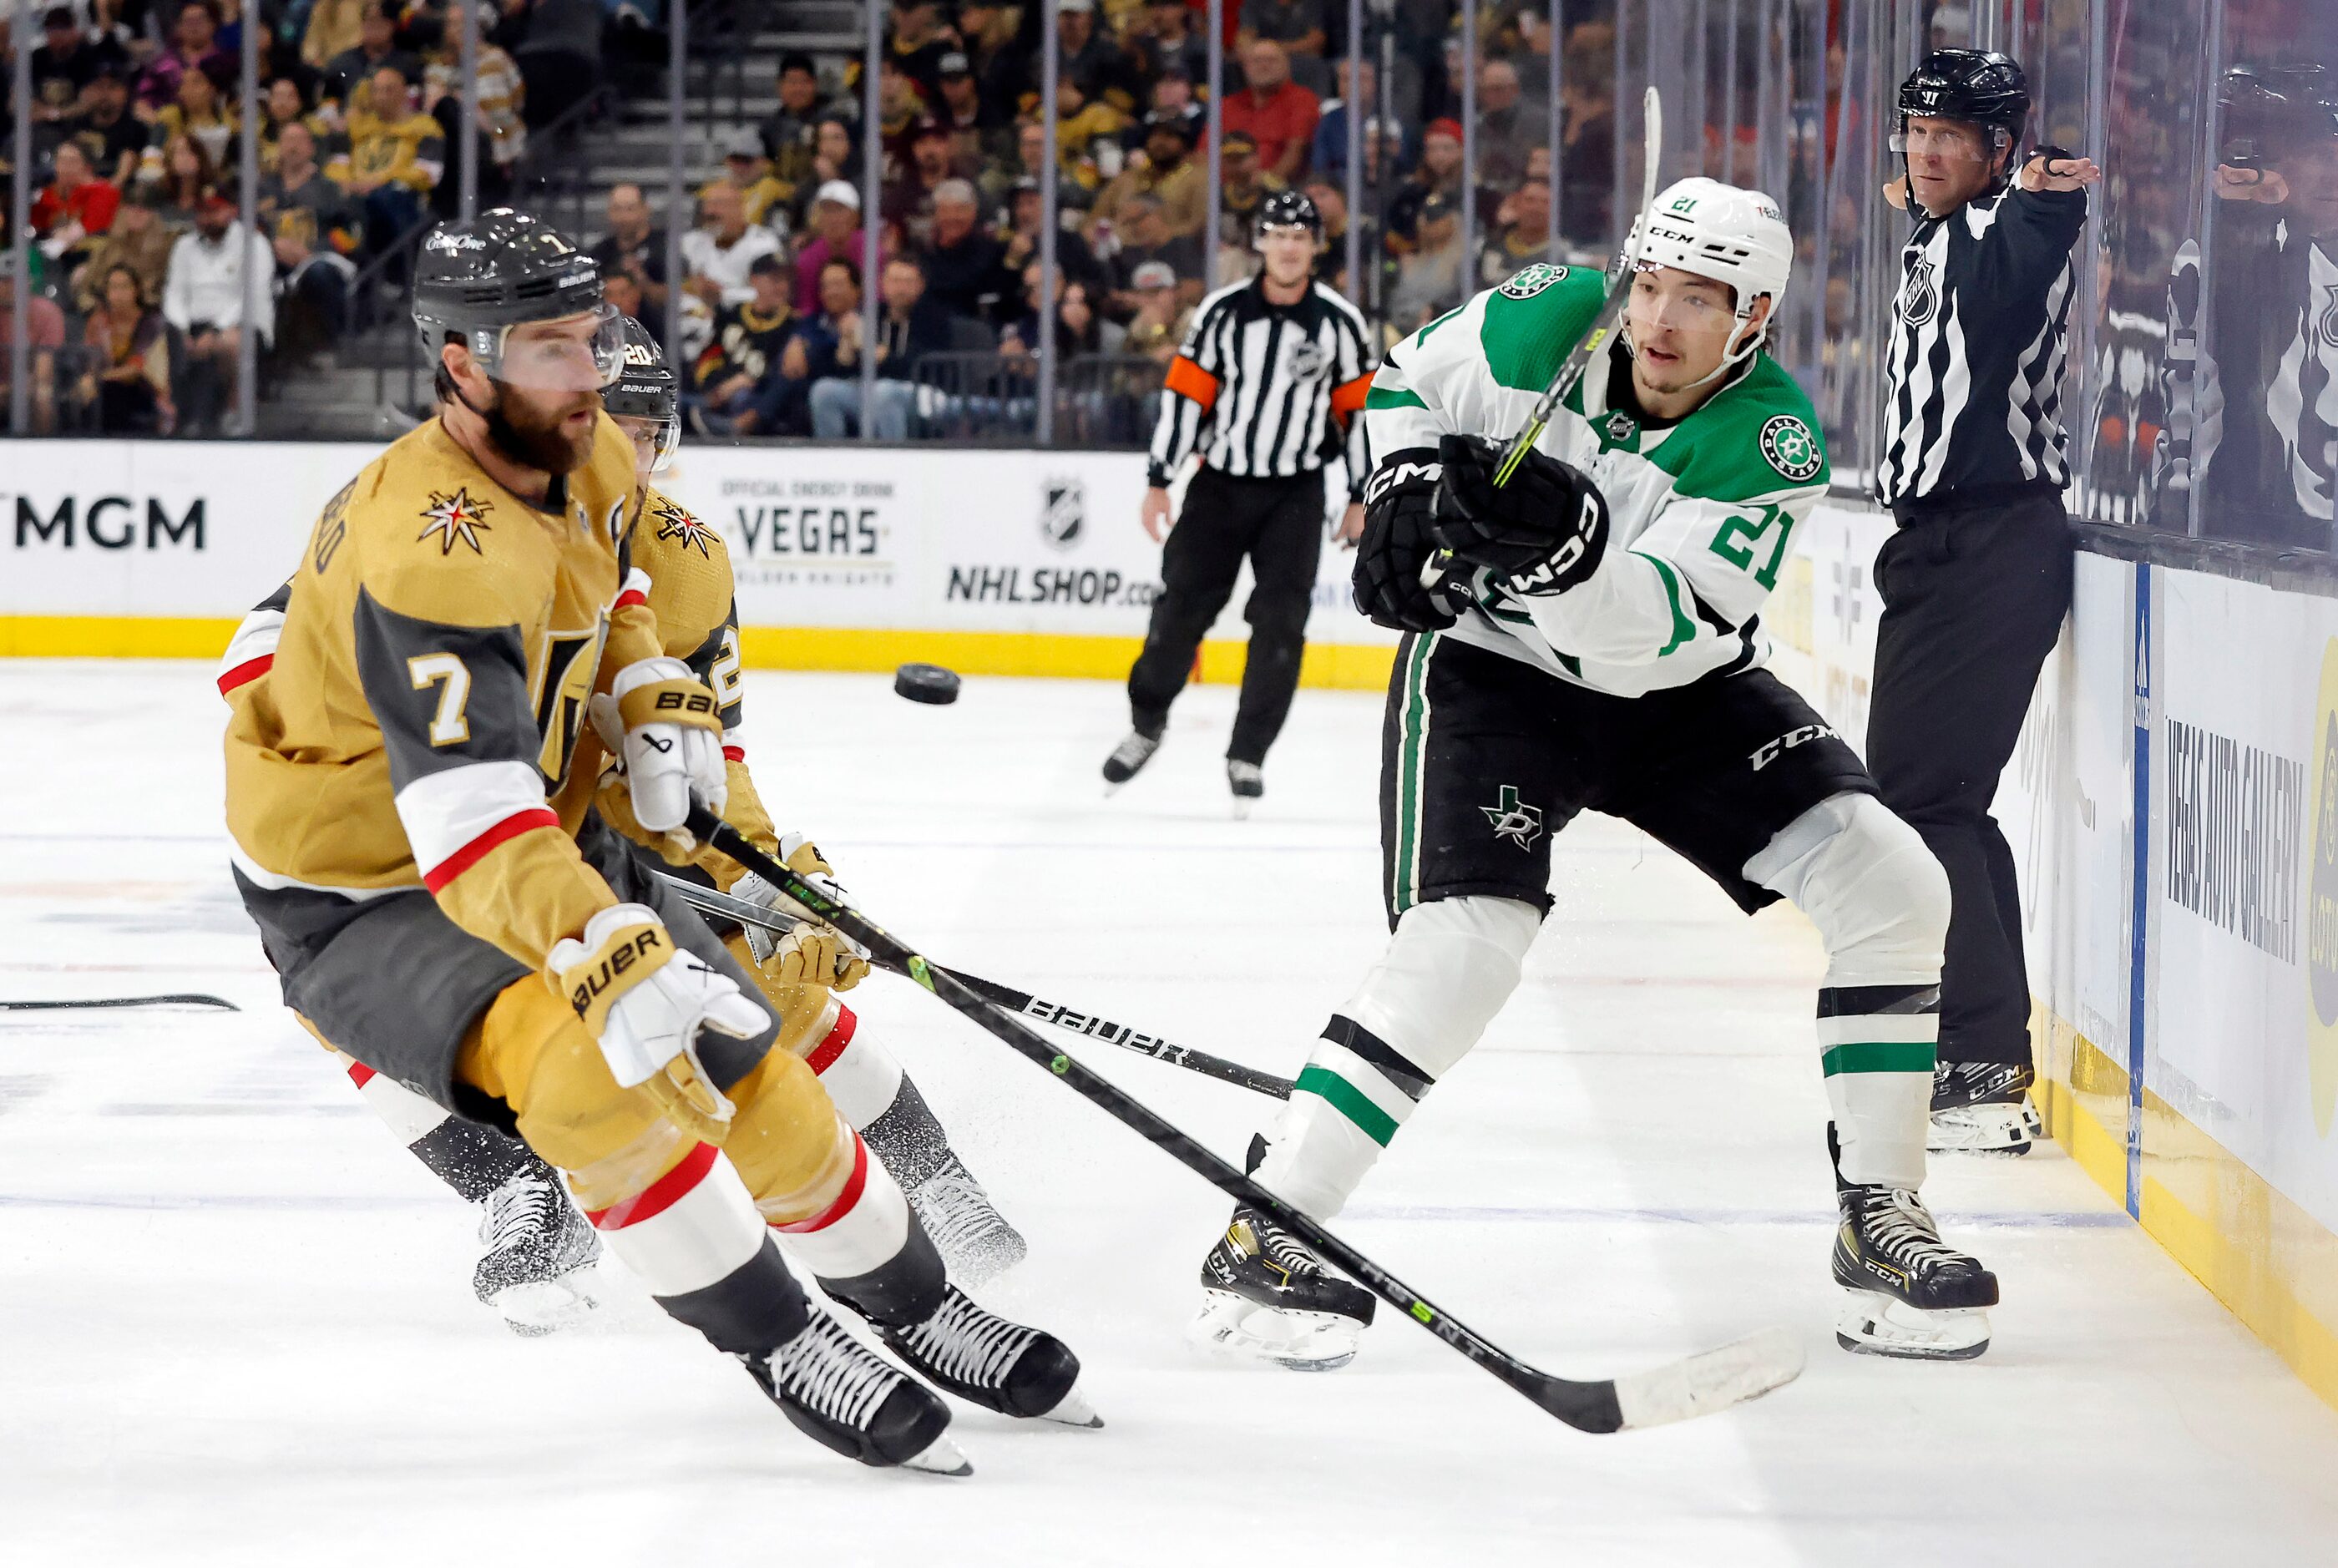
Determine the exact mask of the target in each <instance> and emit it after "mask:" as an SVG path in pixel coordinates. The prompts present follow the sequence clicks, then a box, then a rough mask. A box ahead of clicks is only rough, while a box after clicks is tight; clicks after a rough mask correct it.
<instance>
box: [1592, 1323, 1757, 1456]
mask: <svg viewBox="0 0 2338 1568" xmlns="http://www.w3.org/2000/svg"><path fill="white" fill-rule="evenodd" d="M1802 1373H1803V1342H1802V1341H1801V1340H1800V1339H1798V1338H1795V1337H1794V1336H1793V1334H1792V1333H1791V1332H1789V1331H1788V1330H1786V1329H1784V1328H1764V1329H1762V1330H1761V1331H1760V1332H1758V1333H1753V1334H1748V1335H1747V1336H1746V1337H1745V1338H1743V1339H1738V1340H1734V1341H1732V1342H1731V1343H1729V1344H1727V1345H1724V1346H1721V1347H1720V1348H1717V1349H1713V1350H1707V1351H1704V1352H1703V1353H1702V1354H1700V1355H1695V1356H1692V1357H1689V1358H1688V1359H1687V1360H1685V1361H1675V1362H1674V1363H1673V1364H1672V1365H1671V1366H1669V1367H1655V1368H1652V1369H1651V1370H1649V1371H1646V1372H1636V1373H1634V1374H1633V1375H1632V1376H1630V1377H1618V1378H1616V1406H1617V1408H1619V1409H1620V1410H1621V1411H1622V1412H1623V1416H1624V1426H1625V1429H1626V1430H1627V1431H1630V1430H1636V1429H1637V1428H1639V1427H1642V1426H1663V1425H1664V1424H1665V1423H1666V1422H1668V1421H1686V1420H1688V1419H1689V1418H1691V1417H1692V1416H1709V1415H1711V1414H1712V1413H1713V1412H1714V1411H1715V1410H1724V1409H1726V1408H1728V1407H1729V1406H1732V1405H1742V1404H1744V1402H1745V1401H1746V1400H1748V1399H1759V1398H1760V1397H1762V1396H1763V1395H1764V1394H1767V1393H1769V1392H1770V1391H1771V1390H1772V1389H1773V1388H1782V1387H1785V1386H1786V1385H1787V1384H1789V1383H1792V1382H1793V1380H1794V1379H1795V1378H1797V1377H1801V1376H1802Z"/></svg>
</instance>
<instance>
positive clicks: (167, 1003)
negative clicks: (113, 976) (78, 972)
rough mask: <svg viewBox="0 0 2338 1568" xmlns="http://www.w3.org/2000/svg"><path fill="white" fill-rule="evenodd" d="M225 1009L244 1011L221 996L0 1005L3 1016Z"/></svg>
mask: <svg viewBox="0 0 2338 1568" xmlns="http://www.w3.org/2000/svg"><path fill="white" fill-rule="evenodd" d="M175 1006H185V1007H223V1008H225V1009H226V1010H227V1011H229V1012H230V1013H241V1012H242V1011H243V1009H242V1008H241V1007H238V1006H237V1005H235V1004H234V1003H232V1002H230V1001H228V1000H227V999H226V998H225V997H222V996H205V995H201V993H200V992H194V991H186V992H173V993H172V994H171V995H168V996H88V997H83V998H81V999H79V1000H65V1001H57V1002H0V1013H46V1012H52V1011H57V1010H61V1009H67V1008H81V1007H175Z"/></svg>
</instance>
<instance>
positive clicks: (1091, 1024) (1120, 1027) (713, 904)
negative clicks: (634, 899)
mask: <svg viewBox="0 0 2338 1568" xmlns="http://www.w3.org/2000/svg"><path fill="white" fill-rule="evenodd" d="M655 875H656V877H658V879H659V880H660V881H663V883H665V885H666V886H667V887H671V888H673V891H674V892H675V893H676V894H677V895H679V896H680V897H681V898H682V900H683V902H684V903H686V904H688V905H690V906H691V907H693V908H695V909H696V910H697V911H698V912H699V913H700V914H702V915H720V916H722V917H723V918H725V919H728V920H736V921H738V922H739V923H740V924H742V925H752V926H762V927H764V928H765V929H766V930H771V931H785V930H787V929H789V928H790V927H791V926H794V925H795V924H796V921H795V917H794V916H791V915H787V914H784V913H782V912H781V911H779V910H776V909H766V908H764V907H762V906H761V905H760V904H750V903H748V902H747V901H746V900H745V899H744V898H734V897H732V896H731V895H730V894H728V893H718V892H716V891H715V890H714V889H713V888H712V887H702V886H701V885H700V884H698V883H696V882H690V881H685V880H684V879H683V878H682V877H673V876H669V875H667V874H666V873H665V872H663V871H660V872H657V873H655ZM950 973H951V974H952V975H956V976H957V977H958V983H959V984H960V985H964V986H966V987H967V989H968V990H969V991H973V992H975V993H976V994H977V995H980V996H981V997H982V999H983V1000H984V1001H986V1002H993V1003H996V1004H997V1005H999V1006H1001V1007H1005V1008H1008V1009H1010V1010H1012V1011H1014V1012H1017V1013H1020V1014H1023V1016H1025V1017H1027V1018H1029V1019H1031V1020H1032V1021H1034V1022H1035V1023H1039V1024H1053V1025H1055V1026H1056V1028H1058V1029H1062V1030H1065V1031H1066V1032H1067V1033H1069V1034H1084V1035H1086V1036H1087V1037H1088V1038H1089V1039H1091V1040H1101V1041H1103V1042H1104V1043H1105V1044H1107V1045H1117V1046H1119V1047H1120V1048H1121V1049H1122V1050H1124V1051H1134V1052H1135V1053H1136V1054H1138V1055H1140V1056H1150V1057H1152V1058H1153V1059H1154V1061H1156V1062H1166V1063H1169V1064H1170V1065H1171V1066H1173V1067H1183V1068H1184V1069H1185V1070H1186V1071H1187V1072H1189V1073H1200V1074H1201V1075H1202V1076H1203V1077H1204V1078H1215V1079H1216V1080H1218V1082H1220V1083H1232V1084H1233V1085H1235V1086H1236V1087H1238V1088H1243V1089H1251V1090H1255V1091H1256V1092H1257V1093H1261V1094H1272V1095H1273V1096H1274V1097H1275V1098H1276V1099H1277V1100H1288V1099H1290V1098H1291V1091H1292V1082H1291V1080H1290V1079H1288V1078H1278V1077H1276V1076H1275V1075H1274V1074H1273V1073H1262V1072H1260V1071H1259V1070H1258V1069H1257V1068H1255V1067H1245V1066H1243V1064H1242V1063H1239V1062H1231V1061H1228V1060H1227V1059H1226V1058H1225V1057H1223V1056H1213V1055H1211V1054H1209V1053H1208V1052H1207V1051H1195V1050H1192V1049H1190V1048H1188V1047H1186V1046H1184V1045H1173V1044H1170V1043H1169V1042H1168V1041H1166V1040H1164V1039H1162V1038H1161V1037H1160V1036H1159V1035H1157V1034H1145V1033H1144V1032H1143V1031H1141V1030H1137V1029H1132V1028H1130V1027H1129V1026H1128V1025H1127V1024H1115V1023H1114V1022H1113V1021H1112V1020H1111V1019H1109V1018H1105V1017H1102V1016H1099V1015H1098V1014H1093V1013H1083V1012H1081V1011H1079V1009H1077V1008H1076V1007H1067V1006H1066V1005H1064V1004H1063V1003H1061V1002H1050V1001H1047V1000H1046V999H1045V998H1044V997H1039V996H1034V995H1031V994H1030V993H1029V992H1028V991H1017V990H1016V989H1015V988H1014V987H1013V986H1011V985H1000V984H999V983H998V982H997V981H996V980H985V979H984V978H983V977H982V976H981V975H969V974H968V973H967V972H966V971H965V970H963V969H953V970H951V971H950Z"/></svg>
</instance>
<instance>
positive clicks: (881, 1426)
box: [740, 1308, 974, 1475]
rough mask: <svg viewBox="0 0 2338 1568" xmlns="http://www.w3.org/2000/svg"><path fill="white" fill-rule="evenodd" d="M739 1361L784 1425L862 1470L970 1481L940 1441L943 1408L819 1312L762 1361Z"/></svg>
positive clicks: (959, 1458)
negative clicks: (899, 1470) (783, 1416)
mask: <svg viewBox="0 0 2338 1568" xmlns="http://www.w3.org/2000/svg"><path fill="white" fill-rule="evenodd" d="M740 1359H741V1360H742V1361H744V1362H745V1363H746V1366H747V1370H748V1371H749V1372H750V1373H752V1375H753V1376H754V1379H755V1381H756V1382H757V1383H760V1384H761V1385H762V1388H763V1392H764V1393H766V1394H768V1395H770V1396H771V1401H772V1403H773V1404H775V1405H777V1406H779V1407H780V1408H781V1410H782V1411H784V1412H785V1413H786V1415H787V1417H788V1419H789V1420H790V1421H791V1422H792V1423H794V1425H795V1426H797V1427H798V1428H799V1429H801V1431H802V1432H803V1433H804V1434H805V1435H806V1436H809V1437H810V1438H811V1439H812V1440H813V1441H814V1442H816V1443H818V1444H820V1445H821V1446H823V1447H828V1448H832V1449H834V1450H836V1452H838V1453H839V1454H842V1455H846V1456H847V1457H848V1458H852V1459H858V1460H860V1462H861V1463H862V1464H863V1465H877V1466H879V1467H887V1466H893V1465H898V1466H899V1467H900V1468H902V1469H905V1470H924V1471H928V1472H930V1473H931V1474H934V1475H973V1474H974V1466H973V1465H969V1464H968V1463H967V1458H966V1455H964V1454H963V1453H961V1452H959V1450H958V1445H957V1444H955V1443H953V1442H951V1441H950V1440H949V1438H948V1436H945V1435H944V1433H945V1430H946V1428H948V1426H949V1407H948V1406H946V1405H944V1404H943V1403H942V1402H941V1400H940V1399H939V1398H938V1397H937V1396H936V1395H935V1394H934V1393H933V1391H932V1390H930V1389H928V1388H925V1387H920V1386H919V1384H918V1382H917V1380H916V1379H915V1378H913V1377H909V1375H908V1374H907V1373H905V1372H903V1371H902V1370H901V1369H900V1368H899V1367H896V1366H894V1365H893V1364H892V1363H891V1362H889V1361H888V1360H886V1359H885V1358H884V1357H881V1356H879V1355H878V1354H877V1353H876V1352H875V1351H874V1350H871V1349H870V1348H869V1347H868V1346H866V1345H863V1344H862V1343H861V1342H860V1340H859V1339H857V1338H853V1336H852V1334H851V1332H850V1330H849V1329H847V1328H845V1327H844V1325H843V1324H841V1323H840V1322H838V1321H837V1320H836V1319H835V1318H831V1317H830V1316H829V1315H828V1314H827V1313H825V1312H822V1311H820V1310H818V1309H817V1308H815V1309H814V1311H813V1313H812V1318H811V1321H810V1323H809V1324H807V1325H806V1326H805V1328H804V1329H803V1332H801V1333H800V1334H798V1335H797V1336H796V1337H795V1338H792V1339H791V1340H789V1341H788V1342H787V1343H786V1344H784V1345H782V1346H781V1347H780V1348H778V1349H777V1350H774V1351H772V1352H771V1354H770V1355H769V1356H760V1357H759V1356H742V1357H740Z"/></svg>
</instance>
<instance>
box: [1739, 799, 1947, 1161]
mask: <svg viewBox="0 0 2338 1568" xmlns="http://www.w3.org/2000/svg"><path fill="white" fill-rule="evenodd" d="M1744 875H1745V877H1746V879H1747V880H1748V881H1752V882H1756V883H1759V884H1760V885H1762V886H1763V887H1768V888H1771V889H1772V890H1773V891H1775V892H1778V893H1782V894H1783V895H1784V896H1785V897H1788V898H1791V899H1793V901H1794V904H1795V905H1796V907H1799V908H1800V909H1801V910H1802V911H1803V914H1805V915H1807V916H1810V917H1811V923H1812V925H1814V926H1817V927H1818V929H1819V935H1820V936H1821V937H1822V938H1823V939H1824V940H1825V942H1826V947H1827V972H1826V977H1825V979H1824V980H1823V981H1822V982H1821V985H1822V990H1821V991H1820V992H1819V1018H1818V1045H1819V1064H1820V1069H1821V1071H1822V1072H1823V1073H1825V1075H1826V1087H1827V1103H1828V1105H1829V1106H1830V1107H1832V1110H1833V1112H1834V1122H1835V1135H1836V1137H1837V1139H1838V1140H1839V1141H1840V1142H1841V1144H1842V1154H1841V1159H1840V1161H1839V1163H1838V1167H1837V1168H1838V1169H1839V1170H1840V1171H1842V1179H1843V1180H1844V1181H1852V1182H1857V1183H1859V1184H1860V1185H1862V1186H1888V1187H1910V1188H1912V1187H1916V1186H1918V1185H1920V1183H1921V1182H1922V1181H1923V1180H1924V1131H1925V1126H1926V1123H1927V1122H1928V1121H1929V1120H1930V1112H1931V1100H1932V1053H1933V1047H1934V1045H1935V1044H1936V1043H1937V1042H1938V1041H1939V1039H1940V946H1941V944H1942V943H1944V942H1946V941H1947V940H1948V934H1949V879H1948V877H1947V876H1946V875H1945V874H1944V873H1943V872H1942V871H1941V870H1940V862H1939V861H1937V860H1935V859H1933V858H1932V852H1931V851H1930V850H1929V849H1927V848H1924V841H1923V840H1922V839H1921V838H1918V837H1917V836H1916V830H1915V829H1914V828H1911V827H1909V826H1908V825H1907V824H1906V823H1905V822H1902V821H1901V819H1900V818H1897V817H1895V816H1893V815H1892V814H1891V810H1890V809H1889V808H1887V807H1886V806H1885V805H1884V804H1883V802H1882V801H1881V800H1878V799H1875V798H1874V797H1873V796H1871V795H1859V794H1844V795H1837V796H1835V797H1834V798H1832V799H1829V800H1826V801H1823V802H1822V803H1821V804H1819V805H1817V806H1814V807H1812V808H1811V809H1809V810H1808V811H1805V812H1803V814H1802V816H1800V817H1798V818H1795V819H1794V820H1793V823H1791V824H1790V825H1788V826H1787V827H1786V828H1785V829H1784V830H1783V831H1782V832H1781V833H1779V834H1778V836H1777V837H1776V838H1773V839H1772V840H1771V841H1770V843H1769V845H1768V847H1767V848H1764V849H1763V851H1762V853H1760V854H1759V855H1756V856H1754V857H1753V859H1751V860H1748V861H1747V862H1746V863H1745V870H1744Z"/></svg>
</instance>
